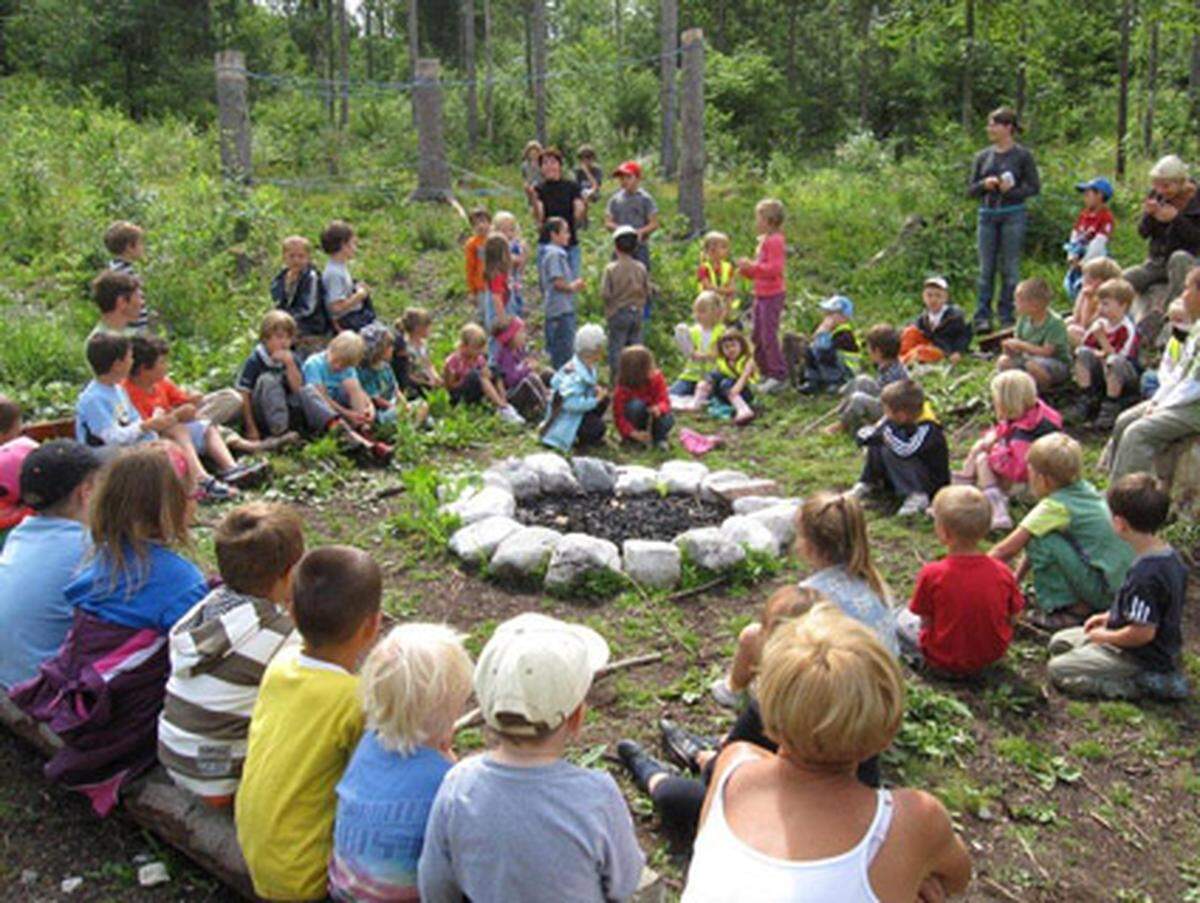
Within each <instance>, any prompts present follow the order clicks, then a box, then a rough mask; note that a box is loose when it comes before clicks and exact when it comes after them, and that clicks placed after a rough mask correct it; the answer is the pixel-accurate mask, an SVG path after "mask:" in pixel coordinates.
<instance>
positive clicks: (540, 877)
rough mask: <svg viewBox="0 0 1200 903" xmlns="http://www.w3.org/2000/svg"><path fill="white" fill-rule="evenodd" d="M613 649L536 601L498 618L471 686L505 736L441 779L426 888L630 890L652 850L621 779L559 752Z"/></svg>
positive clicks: (436, 898)
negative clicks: (636, 825) (539, 610)
mask: <svg viewBox="0 0 1200 903" xmlns="http://www.w3.org/2000/svg"><path fill="white" fill-rule="evenodd" d="M607 661H608V645H607V644H606V643H605V642H604V639H603V638H602V637H601V636H600V635H599V634H598V633H596V632H595V631H594V630H591V629H589V628H587V627H582V626H579V625H575V624H565V623H563V622H562V621H558V620H555V619H554V618H549V617H546V616H545V615H540V614H532V613H528V614H522V615H518V616H517V617H515V618H512V619H510V620H508V621H505V622H504V623H503V624H501V625H500V626H499V627H497V628H496V631H495V633H494V634H492V638H491V639H490V640H488V642H487V645H486V646H484V648H483V652H482V653H480V656H479V663H478V665H477V666H476V668H475V695H476V697H477V698H478V700H479V707H480V709H481V711H482V713H483V717H484V720H485V721H486V722H487V725H488V727H490V728H491V729H492V730H493V731H495V736H496V738H497V743H496V746H495V747H494V748H493V749H492V750H490V751H488V752H486V753H484V754H482V755H478V756H472V757H471V758H469V759H465V760H464V761H462V762H460V763H459V764H458V765H455V766H454V768H452V769H451V770H450V772H449V774H447V775H446V777H445V779H444V780H443V781H442V785H441V787H440V788H439V790H438V793H437V798H436V799H435V800H434V803H433V811H432V812H431V813H430V816H429V823H428V826H427V828H426V832H425V845H424V848H423V849H422V850H421V860H420V867H419V872H418V874H419V883H420V893H421V899H422V900H425V901H428V903H446V901H452V900H453V901H457V900H461V899H463V898H464V897H466V898H468V899H471V900H480V901H484V900H537V899H551V898H553V899H557V900H627V899H629V898H630V897H631V896H632V895H633V893H634V891H635V890H636V889H637V886H638V880H639V878H640V877H641V873H642V867H643V866H644V864H645V856H644V855H643V854H642V851H641V850H640V849H639V848H638V843H637V836H636V834H635V833H634V829H633V821H632V819H631V818H630V816H629V808H628V806H627V805H626V804H625V799H624V797H622V796H621V791H620V790H619V789H618V787H617V784H616V782H615V781H614V780H613V779H612V778H611V777H610V776H609V775H608V773H607V772H605V771H602V770H598V771H593V770H590V769H586V768H580V767H579V766H577V765H572V764H571V763H570V762H567V761H566V760H565V759H564V758H563V754H564V752H565V751H566V748H567V745H568V744H569V743H570V742H571V741H573V740H574V739H575V738H577V737H578V736H579V732H580V730H581V729H582V727H583V722H584V715H585V714H586V712H587V703H586V702H585V701H584V700H585V698H586V696H587V692H588V688H589V687H590V686H591V684H592V678H593V675H594V674H595V673H596V671H597V670H598V669H599V668H601V667H603V666H604V665H605V664H606V663H607ZM514 812H520V813H521V817H520V819H514V818H513V813H514Z"/></svg>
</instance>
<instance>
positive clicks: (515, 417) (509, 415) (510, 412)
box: [500, 404, 525, 426]
mask: <svg viewBox="0 0 1200 903" xmlns="http://www.w3.org/2000/svg"><path fill="white" fill-rule="evenodd" d="M500 419H501V420H503V421H504V422H505V423H511V424H513V425H515V426H524V425H525V418H524V417H522V416H521V415H520V414H518V413H517V409H516V408H514V407H513V406H512V405H510V404H509V405H505V406H504V407H502V408H501V409H500Z"/></svg>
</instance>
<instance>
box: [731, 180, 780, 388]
mask: <svg viewBox="0 0 1200 903" xmlns="http://www.w3.org/2000/svg"><path fill="white" fill-rule="evenodd" d="M783 218H784V214H783V203H782V202H781V201H778V200H776V199H775V198H765V199H763V200H761V201H759V202H758V204H757V205H755V207H754V228H755V230H756V231H757V232H758V253H757V255H756V257H755V259H754V260H750V259H749V258H748V257H743V258H741V259H740V260H738V262H737V269H738V272H739V273H740V274H741V275H742V276H744V277H746V278H747V279H753V280H754V308H753V311H752V312H751V315H750V319H751V320H752V321H753V323H754V329H753V331H752V333H751V336H750V338H751V341H752V342H753V345H754V362H755V364H757V365H758V370H759V372H760V373H762V374H763V376H765V377H766V379H765V380H764V381H763V384H762V390H763V392H765V393H766V394H768V395H770V394H773V393H775V392H778V391H780V390H781V389H782V388H783V387H784V385H785V381H786V380H787V377H788V372H787V365H786V364H785V363H784V360H783V351H782V349H781V348H780V345H779V320H780V318H781V317H782V316H783V306H784V304H785V303H786V302H787V242H786V240H785V239H784V237H783V231H782V230H783Z"/></svg>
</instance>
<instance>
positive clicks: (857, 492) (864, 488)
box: [846, 480, 871, 502]
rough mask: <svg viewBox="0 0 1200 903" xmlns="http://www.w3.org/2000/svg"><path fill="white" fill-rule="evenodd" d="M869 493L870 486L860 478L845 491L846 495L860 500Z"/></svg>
mask: <svg viewBox="0 0 1200 903" xmlns="http://www.w3.org/2000/svg"><path fill="white" fill-rule="evenodd" d="M870 494H871V487H870V486H868V485H867V484H866V483H864V482H862V481H861V480H859V481H858V482H857V483H855V484H854V485H853V486H851V487H850V488H849V489H848V490H847V491H846V495H848V496H850V498H852V499H857V500H858V501H860V502H861V501H862V500H863V499H865V498H866V497H867V496H869V495H870Z"/></svg>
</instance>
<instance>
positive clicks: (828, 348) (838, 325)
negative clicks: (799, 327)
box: [787, 295, 858, 395]
mask: <svg viewBox="0 0 1200 903" xmlns="http://www.w3.org/2000/svg"><path fill="white" fill-rule="evenodd" d="M820 309H821V311H822V312H823V313H824V314H825V316H824V317H823V318H822V320H821V322H820V323H819V324H818V325H817V330H816V332H814V333H813V334H812V337H811V338H805V337H804V336H797V335H795V334H790V335H789V336H788V342H787V344H788V346H789V347H788V352H787V357H788V362H789V365H792V362H793V361H795V362H796V364H798V365H799V367H800V368H801V373H802V374H803V375H802V377H801V379H802V381H801V383H800V391H801V393H803V394H804V395H816V394H817V393H818V392H836V391H837V390H838V389H839V388H841V386H842V385H843V384H844V383H845V382H846V381H847V380H849V379H851V378H852V377H853V376H854V371H852V370H851V369H850V365H849V364H847V363H846V361H845V359H844V357H843V354H852V353H854V352H856V351H858V340H857V339H856V338H855V337H854V330H853V329H852V328H851V326H850V321H851V320H852V319H853V318H854V302H853V301H851V300H850V299H849V298H847V297H846V296H845V295H834V296H833V297H831V298H826V299H825V300H824V301H822V302H821V304H820ZM793 366H795V365H793Z"/></svg>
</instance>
